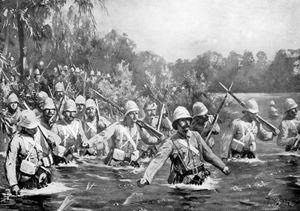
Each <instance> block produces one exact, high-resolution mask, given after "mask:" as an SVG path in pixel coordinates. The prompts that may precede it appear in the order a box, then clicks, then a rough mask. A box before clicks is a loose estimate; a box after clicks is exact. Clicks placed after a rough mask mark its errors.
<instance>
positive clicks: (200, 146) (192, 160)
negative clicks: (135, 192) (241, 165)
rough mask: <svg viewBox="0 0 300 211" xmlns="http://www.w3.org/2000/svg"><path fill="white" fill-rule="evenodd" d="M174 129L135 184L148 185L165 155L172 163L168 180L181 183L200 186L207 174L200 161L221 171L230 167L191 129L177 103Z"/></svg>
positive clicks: (186, 114)
mask: <svg viewBox="0 0 300 211" xmlns="http://www.w3.org/2000/svg"><path fill="white" fill-rule="evenodd" d="M173 117H174V120H173V123H172V125H173V128H174V129H175V130H177V133H176V134H174V135H173V136H172V137H170V138H168V139H167V140H166V141H165V142H164V143H163V145H162V146H161V147H160V149H159V152H158V153H157V155H156V156H155V157H154V159H153V160H152V161H151V162H150V164H149V166H148V168H147V169H146V171H145V173H144V176H143V178H142V179H140V180H139V181H138V182H137V183H138V186H139V187H142V186H145V185H149V184H150V183H152V180H153V178H154V176H155V174H156V173H157V171H158V170H159V169H160V168H161V167H162V166H163V164H164V163H165V162H166V160H167V159H168V158H170V160H171V162H172V164H171V169H170V175H169V178H168V183H170V184H174V183H184V184H197V185H201V184H202V183H203V181H204V180H205V178H206V177H207V176H208V175H209V174H210V173H209V171H208V170H207V169H205V168H204V164H203V161H204V160H206V161H207V162H210V163H211V164H213V165H214V166H216V167H217V168H218V169H220V170H221V171H222V172H223V173H224V174H226V175H227V174H229V168H228V167H227V166H226V165H225V164H224V163H223V162H222V160H221V159H220V158H219V157H217V156H216V155H215V154H214V153H213V152H212V150H211V149H210V148H209V147H208V146H207V145H206V143H205V142H204V141H203V139H202V138H201V136H200V135H199V133H197V132H195V131H190V124H191V121H192V117H191V115H190V113H189V112H188V111H187V110H186V108H184V107H182V106H178V107H177V108H176V109H175V110H174V115H173Z"/></svg>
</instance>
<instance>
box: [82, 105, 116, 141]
mask: <svg viewBox="0 0 300 211" xmlns="http://www.w3.org/2000/svg"><path fill="white" fill-rule="evenodd" d="M85 106H86V116H87V118H86V120H85V121H84V122H83V130H84V132H85V135H86V137H87V138H88V139H91V138H92V137H94V136H95V135H97V134H98V133H100V132H101V131H102V130H104V129H105V128H107V127H108V126H109V125H110V124H111V123H110V121H108V120H107V119H106V118H104V117H102V116H100V115H99V114H98V115H97V112H98V111H97V105H96V103H95V101H94V100H93V99H88V100H87V101H86V105H85Z"/></svg>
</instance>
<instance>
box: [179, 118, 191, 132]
mask: <svg viewBox="0 0 300 211" xmlns="http://www.w3.org/2000/svg"><path fill="white" fill-rule="evenodd" d="M190 126H191V120H190V119H188V118H187V119H179V120H178V122H177V130H178V132H180V133H187V132H188V131H189V129H190Z"/></svg>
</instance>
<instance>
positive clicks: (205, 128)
mask: <svg viewBox="0 0 300 211" xmlns="http://www.w3.org/2000/svg"><path fill="white" fill-rule="evenodd" d="M213 121H214V116H213V115H208V120H207V121H206V122H205V123H204V124H203V125H200V124H197V123H196V122H195V121H192V124H191V130H193V131H197V132H198V133H199V134H200V135H201V137H202V138H204V139H205V138H206V137H207V136H208V133H209V131H210V130H211V129H212V123H213ZM219 133H220V126H219V124H218V123H215V126H214V127H213V129H212V135H218V134H219ZM214 143H215V140H214V138H213V137H212V136H211V138H210V139H209V140H208V142H207V143H206V144H208V145H209V146H210V147H212V146H213V145H214Z"/></svg>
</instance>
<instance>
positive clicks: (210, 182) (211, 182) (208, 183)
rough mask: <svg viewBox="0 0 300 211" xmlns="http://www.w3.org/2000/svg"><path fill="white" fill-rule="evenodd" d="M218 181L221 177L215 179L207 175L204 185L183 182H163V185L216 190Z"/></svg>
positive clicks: (175, 187)
mask: <svg viewBox="0 0 300 211" xmlns="http://www.w3.org/2000/svg"><path fill="white" fill-rule="evenodd" d="M218 183H219V179H213V178H211V177H207V178H206V179H205V181H204V182H203V184H202V185H187V184H183V183H179V184H162V185H163V186H167V187H170V188H173V189H185V190H215V189H216V188H217V184H218Z"/></svg>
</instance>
